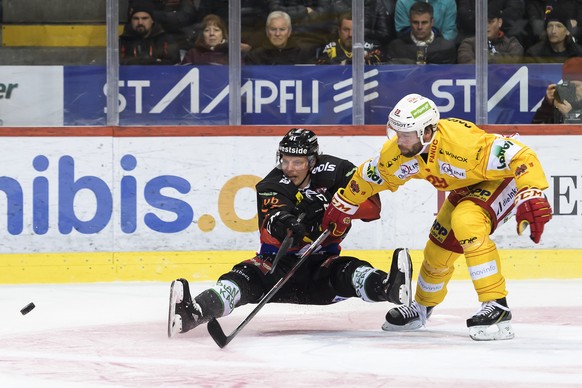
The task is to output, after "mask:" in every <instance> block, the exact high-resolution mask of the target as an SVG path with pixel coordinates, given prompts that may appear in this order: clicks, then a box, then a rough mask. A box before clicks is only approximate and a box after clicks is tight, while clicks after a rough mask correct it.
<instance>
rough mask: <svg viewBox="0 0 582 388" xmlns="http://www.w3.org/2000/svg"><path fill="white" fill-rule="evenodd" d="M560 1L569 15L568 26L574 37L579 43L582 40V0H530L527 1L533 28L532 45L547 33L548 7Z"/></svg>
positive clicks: (528, 15)
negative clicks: (546, 16) (546, 18)
mask: <svg viewBox="0 0 582 388" xmlns="http://www.w3.org/2000/svg"><path fill="white" fill-rule="evenodd" d="M558 2H559V3H560V4H559V6H560V7H563V8H564V9H565V13H566V14H567V15H568V17H569V24H568V25H567V26H566V27H568V29H569V30H570V32H571V33H572V37H573V38H574V39H575V41H576V43H578V44H580V42H581V41H582V0H528V1H526V16H527V18H528V21H529V27H530V30H531V34H530V35H531V40H530V42H529V43H530V45H532V44H534V43H536V42H538V41H539V40H541V39H542V37H543V36H544V35H545V34H546V29H545V15H546V8H547V7H548V6H550V7H553V6H554V5H556V4H557V3H558Z"/></svg>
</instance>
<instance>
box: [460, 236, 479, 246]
mask: <svg viewBox="0 0 582 388" xmlns="http://www.w3.org/2000/svg"><path fill="white" fill-rule="evenodd" d="M475 241H477V237H471V238H465V239H463V240H459V244H461V245H469V244H473V243H474V242H475Z"/></svg>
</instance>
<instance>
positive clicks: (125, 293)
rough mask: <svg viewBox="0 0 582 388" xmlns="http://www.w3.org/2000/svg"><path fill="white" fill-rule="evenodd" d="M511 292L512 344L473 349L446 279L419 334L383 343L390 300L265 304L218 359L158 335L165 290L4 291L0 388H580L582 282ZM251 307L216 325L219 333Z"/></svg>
mask: <svg viewBox="0 0 582 388" xmlns="http://www.w3.org/2000/svg"><path fill="white" fill-rule="evenodd" d="M209 285H210V283H208V282H205V283H193V284H191V286H192V293H193V294H194V295H195V294H197V293H198V292H199V291H202V290H203V289H204V288H206V287H208V286H209ZM508 289H509V295H508V301H509V304H510V307H511V308H512V312H513V316H514V318H513V327H514V330H515V332H516V337H515V339H513V340H507V341H491V342H476V341H473V340H471V339H470V338H469V337H468V335H467V328H466V327H465V319H466V318H468V317H470V316H471V315H472V314H473V313H474V312H475V311H476V309H477V308H478V307H479V303H478V302H477V300H476V296H475V292H474V290H473V287H472V285H471V283H470V282H467V281H453V282H451V284H450V285H449V294H448V296H447V298H446V299H445V301H444V302H443V303H442V304H441V305H440V306H438V307H437V308H436V309H435V311H434V313H433V316H432V317H431V320H430V321H429V326H428V327H427V328H426V329H425V330H422V331H419V332H407V333H397V332H391V333H388V332H383V331H382V330H381V329H380V327H381V325H382V323H383V322H384V315H385V313H386V311H387V310H388V309H389V308H391V307H393V306H392V305H390V304H389V303H366V302H363V301H361V300H357V299H353V300H348V301H345V302H341V303H338V304H336V305H332V306H297V305H283V304H269V305H267V306H265V308H263V309H262V310H261V311H260V312H259V314H258V315H257V316H256V317H255V318H254V319H253V320H252V321H251V322H250V323H249V324H248V325H247V326H246V327H245V328H244V329H243V330H242V331H241V332H240V333H239V335H238V336H237V337H235V338H234V339H233V341H232V342H231V343H230V344H229V345H228V346H226V347H225V348H224V349H220V348H219V347H218V346H217V345H216V344H215V343H214V341H213V340H212V338H211V337H210V336H209V335H208V332H207V330H206V327H204V326H201V327H198V328H196V329H194V330H192V331H191V332H189V333H186V334H183V335H179V336H178V337H177V338H174V339H168V338H167V334H166V319H167V303H168V302H167V299H168V292H169V283H157V282H155V283H150V282H135V283H96V284H66V285H1V286H0V386H1V387H65V388H66V387H159V386H172V387H175V386H189V387H215V386H216V387H247V386H248V387H271V386H273V387H274V386H277V387H304V386H317V387H321V386H330V387H420V386H431V387H465V386H472V387H491V386H511V387H550V386H551V387H557V386H559V387H574V386H580V387H582V279H581V280H535V281H530V280H528V281H511V280H509V281H508ZM29 302H34V303H35V305H36V308H35V309H34V310H32V311H31V312H30V313H29V314H27V315H24V316H23V315H21V314H20V309H21V308H22V307H24V306H25V305H26V304H27V303H29ZM253 308H254V305H247V306H243V307H241V308H239V309H237V310H235V312H234V313H233V314H231V315H230V316H228V317H225V318H222V319H220V320H219V322H220V323H221V325H222V327H223V328H224V330H225V332H226V333H227V334H228V333H230V332H231V331H232V330H234V329H235V328H236V326H237V325H238V324H239V323H240V322H241V321H242V319H244V318H245V317H246V316H247V315H248V314H249V313H250V311H251V310H252V309H253Z"/></svg>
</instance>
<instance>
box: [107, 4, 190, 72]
mask: <svg viewBox="0 0 582 388" xmlns="http://www.w3.org/2000/svg"><path fill="white" fill-rule="evenodd" d="M152 15H153V5H152V3H151V2H145V1H144V2H141V3H137V2H136V3H134V4H133V6H132V13H131V16H130V20H129V23H128V24H126V25H125V27H124V29H123V33H122V34H121V36H120V37H119V63H120V64H121V65H174V64H177V63H178V62H179V61H180V51H179V48H178V45H177V44H176V42H175V41H174V39H173V37H172V36H171V35H170V34H167V33H166V32H165V31H164V29H163V28H162V26H160V25H159V24H158V23H156V22H155V21H154V19H153V17H152Z"/></svg>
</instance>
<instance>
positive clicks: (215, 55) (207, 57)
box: [181, 14, 228, 65]
mask: <svg viewBox="0 0 582 388" xmlns="http://www.w3.org/2000/svg"><path fill="white" fill-rule="evenodd" d="M181 64H182V65H228V31H227V28H226V24H225V23H224V22H223V21H222V19H221V18H220V17H219V16H217V15H214V14H209V15H206V17H205V18H204V19H203V20H202V34H199V35H198V38H197V39H196V41H195V42H194V47H192V48H190V49H189V50H188V51H187V52H186V55H184V58H183V59H182V63H181Z"/></svg>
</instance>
